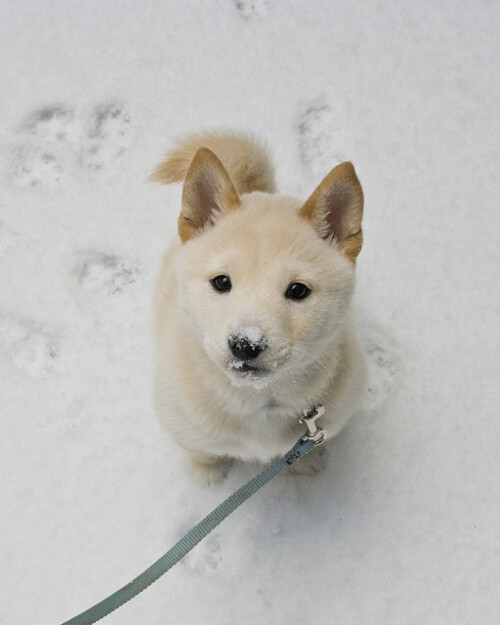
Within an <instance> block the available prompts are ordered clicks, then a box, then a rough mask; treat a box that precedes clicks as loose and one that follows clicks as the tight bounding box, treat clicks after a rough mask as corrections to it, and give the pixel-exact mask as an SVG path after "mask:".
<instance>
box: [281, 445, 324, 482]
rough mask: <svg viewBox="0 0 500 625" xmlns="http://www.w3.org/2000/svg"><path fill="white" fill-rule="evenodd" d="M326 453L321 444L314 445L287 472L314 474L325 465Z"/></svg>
mask: <svg viewBox="0 0 500 625" xmlns="http://www.w3.org/2000/svg"><path fill="white" fill-rule="evenodd" d="M326 461H327V454H326V449H325V448H324V447H323V445H318V446H317V447H314V449H312V450H311V451H310V452H309V453H308V454H307V456H305V457H304V458H302V459H301V460H299V461H298V462H296V463H295V464H294V465H293V467H291V468H290V469H289V471H288V473H290V474H292V475H316V473H321V471H323V470H324V468H325V467H326Z"/></svg>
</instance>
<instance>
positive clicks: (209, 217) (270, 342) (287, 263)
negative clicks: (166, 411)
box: [176, 148, 363, 388]
mask: <svg viewBox="0 0 500 625" xmlns="http://www.w3.org/2000/svg"><path fill="white" fill-rule="evenodd" d="M362 211H363V194H362V190H361V186H360V184H359V181H358V179H357V177H356V174H355V172H354V168H353V167H352V165H351V164H350V163H342V164H341V165H339V166H338V167H336V168H335V169H334V170H332V171H331V172H330V173H329V174H328V176H326V178H325V179H324V180H323V182H322V183H321V184H320V185H319V186H318V188H317V189H316V190H315V191H314V193H313V194H312V195H311V196H310V198H309V199H308V200H307V201H306V202H305V204H304V203H303V202H300V201H299V200H296V199H294V198H289V197H284V196H280V195H270V194H266V193H258V192H255V193H251V194H248V195H243V196H242V197H241V198H240V197H239V196H238V194H237V192H236V190H235V187H234V185H233V183H232V181H231V179H230V176H229V174H228V173H227V171H226V170H225V168H224V167H223V165H222V163H221V162H220V161H219V160H218V158H217V157H216V156H215V155H214V154H213V153H212V152H211V151H209V150H207V149H205V148H201V149H200V150H199V151H198V152H197V154H196V156H195V157H194V159H193V161H192V163H191V166H190V168H189V171H188V173H187V176H186V180H185V183H184V190H183V206H182V211H181V215H180V217H179V235H180V238H181V241H182V243H183V245H182V246H181V249H180V251H179V253H178V254H177V257H176V277H177V281H178V288H179V293H180V297H181V302H182V307H183V314H184V315H185V318H186V321H187V323H188V325H189V327H190V328H191V329H192V334H193V339H194V340H196V341H197V342H198V343H199V344H200V345H201V346H202V348H203V349H204V351H205V352H206V354H207V355H208V356H209V358H210V359H211V360H212V362H213V363H214V364H215V365H216V366H217V367H218V368H219V369H220V370H221V371H223V372H224V373H225V374H226V375H227V376H228V377H229V379H230V380H231V382H232V383H233V384H235V385H249V386H253V387H255V388H259V387H263V386H266V385H267V384H269V383H271V382H277V381H278V380H280V379H288V380H289V381H292V382H293V380H294V379H295V378H296V377H300V375H301V373H302V372H303V371H305V370H306V369H307V368H308V367H311V366H314V365H315V364H316V365H317V366H321V357H322V355H323V354H324V353H326V351H327V350H328V349H329V347H330V345H331V343H332V341H335V339H336V337H337V336H338V332H339V330H340V328H341V327H342V324H343V321H344V319H345V317H346V312H347V309H348V306H349V302H350V299H351V294H352V290H353V286H354V263H355V260H356V257H357V255H358V253H359V251H360V249H361V244H362V232H361V219H362Z"/></svg>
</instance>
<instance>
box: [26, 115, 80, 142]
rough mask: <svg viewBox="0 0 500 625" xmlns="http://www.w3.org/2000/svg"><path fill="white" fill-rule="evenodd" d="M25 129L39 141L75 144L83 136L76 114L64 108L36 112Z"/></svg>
mask: <svg viewBox="0 0 500 625" xmlns="http://www.w3.org/2000/svg"><path fill="white" fill-rule="evenodd" d="M24 127H25V129H26V130H27V131H28V132H29V133H30V134H31V135H33V136H35V137H38V138H39V139H47V140H48V141H56V142H62V143H72V142H75V141H77V140H78V139H79V138H80V136H81V134H82V128H81V126H80V124H79V122H78V119H77V118H76V115H75V112H74V111H73V109H71V108H66V107H64V106H52V107H51V106H47V107H45V108H43V109H40V110H38V111H35V112H34V113H32V114H31V115H30V116H29V117H28V119H27V121H26V123H25V125H24Z"/></svg>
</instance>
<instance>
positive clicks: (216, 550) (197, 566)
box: [184, 534, 223, 575]
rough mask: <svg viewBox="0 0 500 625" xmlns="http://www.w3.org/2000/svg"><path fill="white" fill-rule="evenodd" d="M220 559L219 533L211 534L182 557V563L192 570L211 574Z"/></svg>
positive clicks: (215, 569) (214, 571)
mask: <svg viewBox="0 0 500 625" xmlns="http://www.w3.org/2000/svg"><path fill="white" fill-rule="evenodd" d="M222 560H223V558H222V553H221V546H220V542H219V535H218V534H211V535H210V536H208V537H207V538H206V539H205V540H204V541H203V542H201V543H200V544H199V545H198V546H197V547H196V548H195V549H193V551H191V552H190V553H189V554H188V555H187V556H186V557H185V558H184V564H185V565H186V566H187V567H188V569H190V570H191V571H193V572H196V573H202V574H205V575H207V574H209V575H213V574H214V573H216V572H217V568H218V566H219V564H220V563H221V562H222Z"/></svg>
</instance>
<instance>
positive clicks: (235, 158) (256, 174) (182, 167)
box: [150, 132, 275, 194]
mask: <svg viewBox="0 0 500 625" xmlns="http://www.w3.org/2000/svg"><path fill="white" fill-rule="evenodd" d="M199 148H208V149H209V150H211V151H212V152H213V153H214V154H215V155H216V156H217V157H218V158H219V160H220V161H221V162H222V164H223V165H224V167H225V168H226V169H227V171H228V172H229V175H230V176H231V179H232V181H233V183H234V185H235V187H236V190H237V191H238V193H239V194H243V193H251V192H252V191H264V192H266V193H274V191H275V184H274V167H273V165H272V163H271V158H270V155H269V151H268V148H267V147H266V145H265V144H264V143H262V142H260V141H257V140H255V139H254V138H252V137H251V136H249V135H245V134H236V133H231V132H215V133H211V132H200V133H192V134H189V135H186V136H184V137H182V138H180V139H179V140H178V141H177V142H176V144H175V145H174V146H173V148H172V149H171V150H169V151H168V152H167V154H166V157H165V160H164V161H163V162H162V163H160V164H159V165H158V167H157V168H156V170H155V171H154V172H153V174H152V175H151V177H150V180H152V181H154V182H162V183H163V184H168V183H171V182H181V181H183V180H184V178H185V177H186V173H187V170H188V168H189V165H190V163H191V161H192V159H193V157H194V155H195V154H196V152H197V151H198V150H199Z"/></svg>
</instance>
